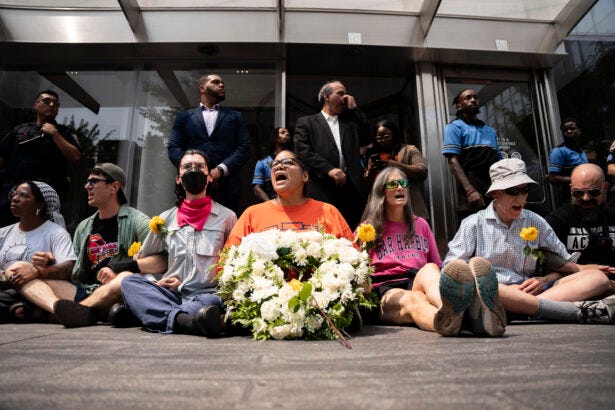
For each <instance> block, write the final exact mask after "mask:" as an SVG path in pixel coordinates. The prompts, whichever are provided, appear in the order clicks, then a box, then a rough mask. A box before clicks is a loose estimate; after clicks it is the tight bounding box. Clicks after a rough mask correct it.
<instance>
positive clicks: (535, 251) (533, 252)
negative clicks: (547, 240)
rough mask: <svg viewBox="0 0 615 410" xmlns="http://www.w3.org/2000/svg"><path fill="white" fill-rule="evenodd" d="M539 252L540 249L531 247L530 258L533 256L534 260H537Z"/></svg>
mask: <svg viewBox="0 0 615 410" xmlns="http://www.w3.org/2000/svg"><path fill="white" fill-rule="evenodd" d="M541 254H542V252H540V250H538V249H532V258H534V260H538V258H540V255H541Z"/></svg>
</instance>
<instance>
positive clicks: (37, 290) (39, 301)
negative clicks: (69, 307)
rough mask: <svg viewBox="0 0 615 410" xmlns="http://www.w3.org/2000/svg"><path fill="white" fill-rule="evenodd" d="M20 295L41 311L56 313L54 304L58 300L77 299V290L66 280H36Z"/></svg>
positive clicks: (20, 291) (28, 284)
mask: <svg viewBox="0 0 615 410" xmlns="http://www.w3.org/2000/svg"><path fill="white" fill-rule="evenodd" d="M19 293H20V294H21V295H22V296H23V297H24V298H26V300H28V301H29V302H32V303H34V304H35V305H36V306H38V307H40V308H41V309H44V310H46V311H47V312H49V313H54V312H53V304H54V303H55V302H56V301H57V300H58V299H70V300H73V299H75V294H76V293H77V288H76V287H75V285H73V284H72V283H70V282H68V281H66V280H47V281H43V280H40V279H35V280H33V281H30V282H28V283H26V284H25V285H23V286H22V287H21V289H19Z"/></svg>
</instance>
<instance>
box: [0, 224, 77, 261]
mask: <svg viewBox="0 0 615 410" xmlns="http://www.w3.org/2000/svg"><path fill="white" fill-rule="evenodd" d="M34 252H51V253H53V256H54V257H55V259H56V261H57V262H64V261H66V260H76V259H77V255H75V250H74V249H73V243H72V241H71V240H70V235H69V234H68V232H66V229H64V228H62V227H61V226H60V225H58V224H56V223H54V222H51V221H45V223H43V224H42V225H41V226H39V227H38V228H36V229H33V230H31V231H29V232H24V231H22V230H21V229H19V223H16V224H13V225H9V226H5V227H4V228H0V269H2V270H6V269H7V268H8V267H9V266H11V264H13V263H14V262H17V261H25V262H32V256H33V255H34Z"/></svg>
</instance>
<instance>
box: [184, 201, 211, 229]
mask: <svg viewBox="0 0 615 410" xmlns="http://www.w3.org/2000/svg"><path fill="white" fill-rule="evenodd" d="M210 213H211V198H210V197H208V196H205V197H203V198H199V199H193V200H192V201H188V200H187V199H184V201H183V202H182V203H181V205H180V206H179V208H178V209H177V225H178V226H184V225H190V226H192V227H193V228H194V229H196V230H197V231H199V232H200V231H201V230H202V229H203V226H204V225H205V222H206V221H207V218H208V217H209V214H210Z"/></svg>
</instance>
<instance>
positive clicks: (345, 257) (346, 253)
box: [339, 246, 359, 265]
mask: <svg viewBox="0 0 615 410" xmlns="http://www.w3.org/2000/svg"><path fill="white" fill-rule="evenodd" d="M339 255H340V261H342V262H346V263H350V264H351V265H354V264H355V263H357V262H358V261H359V252H358V251H357V250H356V249H355V248H353V247H352V246H344V247H341V248H340V250H339Z"/></svg>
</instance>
